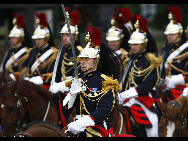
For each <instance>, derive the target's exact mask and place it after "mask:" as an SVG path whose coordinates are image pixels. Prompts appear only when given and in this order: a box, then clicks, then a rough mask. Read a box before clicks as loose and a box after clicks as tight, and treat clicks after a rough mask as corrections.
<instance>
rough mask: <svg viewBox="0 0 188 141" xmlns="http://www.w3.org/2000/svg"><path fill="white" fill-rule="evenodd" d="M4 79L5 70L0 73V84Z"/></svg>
mask: <svg viewBox="0 0 188 141" xmlns="http://www.w3.org/2000/svg"><path fill="white" fill-rule="evenodd" d="M4 77H5V70H3V72H0V82H1V81H2V80H3V78H4Z"/></svg>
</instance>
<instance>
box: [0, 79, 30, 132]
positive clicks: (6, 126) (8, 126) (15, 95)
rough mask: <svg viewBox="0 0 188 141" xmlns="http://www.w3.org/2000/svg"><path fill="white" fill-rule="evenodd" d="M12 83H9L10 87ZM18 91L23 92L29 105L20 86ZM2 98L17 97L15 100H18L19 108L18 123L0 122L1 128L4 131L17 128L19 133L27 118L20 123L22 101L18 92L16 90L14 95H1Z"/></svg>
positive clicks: (26, 100) (17, 105)
mask: <svg viewBox="0 0 188 141" xmlns="http://www.w3.org/2000/svg"><path fill="white" fill-rule="evenodd" d="M12 83H13V82H9V83H7V84H8V85H9V86H10V85H12ZM18 89H19V90H20V92H21V94H22V96H23V98H24V100H25V102H26V104H27V102H28V99H27V97H25V95H24V93H23V91H22V90H21V89H20V87H19V86H18ZM0 96H9V97H15V98H16V107H17V120H16V122H12V123H1V121H0V125H1V127H2V128H4V129H7V128H10V127H12V126H16V128H15V129H16V131H19V129H20V128H21V125H22V123H23V121H24V118H25V117H24V118H23V119H22V121H20V118H21V105H22V102H21V100H20V98H19V93H18V90H17V89H16V90H15V92H14V94H0Z"/></svg>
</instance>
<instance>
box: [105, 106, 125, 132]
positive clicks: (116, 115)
mask: <svg viewBox="0 0 188 141" xmlns="http://www.w3.org/2000/svg"><path fill="white" fill-rule="evenodd" d="M109 120H110V124H111V125H112V127H113V133H114V134H129V133H128V131H127V121H126V118H125V113H124V111H123V110H122V108H121V106H120V105H118V104H115V106H114V109H113V110H112V113H111V114H110V117H109Z"/></svg>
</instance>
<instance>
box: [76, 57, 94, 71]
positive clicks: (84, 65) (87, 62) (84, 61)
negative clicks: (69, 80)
mask: <svg viewBox="0 0 188 141" xmlns="http://www.w3.org/2000/svg"><path fill="white" fill-rule="evenodd" d="M94 62H95V59H94V58H89V57H82V58H81V61H80V63H81V70H82V72H85V71H86V70H87V69H89V68H90V67H91V66H92V65H93V64H94ZM96 68H97V64H96V65H95V66H94V67H93V68H92V69H91V70H90V71H88V72H87V73H90V72H91V71H93V70H95V69H96ZM87 73H85V74H87Z"/></svg>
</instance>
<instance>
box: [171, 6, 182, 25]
mask: <svg viewBox="0 0 188 141" xmlns="http://www.w3.org/2000/svg"><path fill="white" fill-rule="evenodd" d="M172 14H173V15H174V19H175V20H176V22H177V23H181V12H180V8H179V7H174V8H173V11H172Z"/></svg>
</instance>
